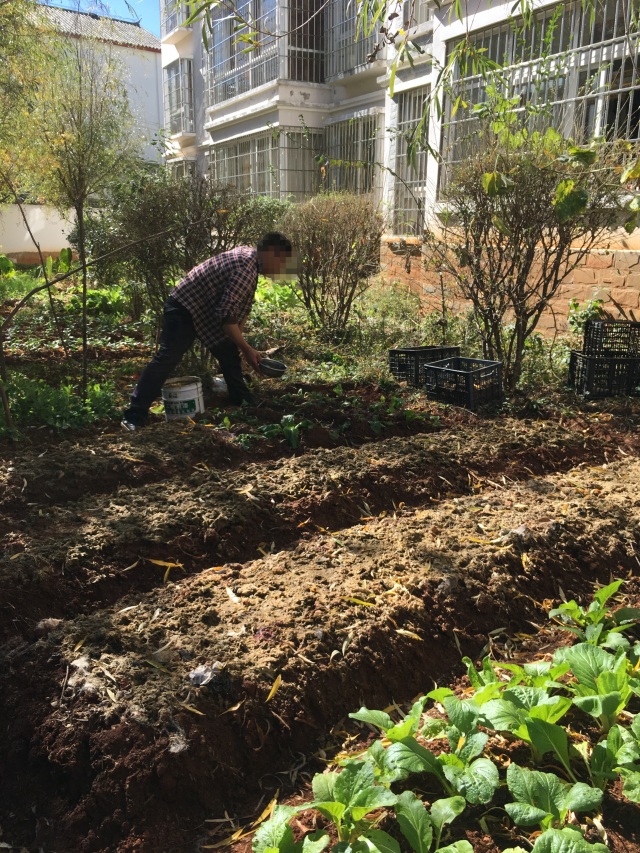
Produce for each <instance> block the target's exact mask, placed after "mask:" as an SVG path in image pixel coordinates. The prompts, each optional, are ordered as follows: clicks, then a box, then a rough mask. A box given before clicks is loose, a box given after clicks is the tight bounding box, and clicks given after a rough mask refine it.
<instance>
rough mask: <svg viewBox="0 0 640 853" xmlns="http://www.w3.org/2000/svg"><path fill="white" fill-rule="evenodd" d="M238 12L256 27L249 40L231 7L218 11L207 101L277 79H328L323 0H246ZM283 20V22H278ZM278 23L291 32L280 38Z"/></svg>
mask: <svg viewBox="0 0 640 853" xmlns="http://www.w3.org/2000/svg"><path fill="white" fill-rule="evenodd" d="M237 11H238V15H239V16H240V17H241V18H242V19H243V20H244V21H246V22H248V24H249V26H250V27H251V28H252V29H253V31H254V32H255V34H256V35H255V37H254V39H255V41H254V43H253V44H251V45H249V44H247V43H246V42H243V41H238V36H239V35H242V34H243V32H245V31H244V30H243V29H242V28H240V29H238V22H237V21H236V20H235V18H234V16H233V15H231V14H230V13H229V11H228V10H227V9H225V8H223V7H222V6H219V7H218V8H217V9H216V10H215V12H213V13H212V28H211V32H210V33H209V36H208V41H209V49H208V53H207V103H208V106H215V105H216V104H221V103H224V102H225V101H228V100H230V99H231V98H235V97H237V96H238V95H242V94H244V93H246V92H249V91H252V90H253V89H256V88H258V86H262V85H263V84H265V83H269V82H272V81H273V80H277V79H284V80H295V81H299V82H307V83H322V82H324V52H323V38H324V17H323V14H322V0H299V2H297V3H295V4H291V5H290V6H287V5H284V4H282V3H280V4H279V3H277V0H241V2H239V3H238V4H237ZM278 22H280V24H278ZM278 26H280V28H281V29H285V30H286V35H285V36H283V37H281V38H276V35H275V34H276V32H277V31H278Z"/></svg>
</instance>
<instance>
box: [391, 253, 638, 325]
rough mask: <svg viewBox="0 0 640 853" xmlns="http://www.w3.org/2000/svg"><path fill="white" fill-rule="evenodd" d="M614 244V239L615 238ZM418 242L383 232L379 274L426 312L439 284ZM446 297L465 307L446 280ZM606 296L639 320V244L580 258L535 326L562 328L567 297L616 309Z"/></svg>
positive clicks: (435, 304) (434, 306)
mask: <svg viewBox="0 0 640 853" xmlns="http://www.w3.org/2000/svg"><path fill="white" fill-rule="evenodd" d="M618 245H619V243H618ZM422 257H423V256H422V246H421V243H420V240H419V239H418V238H415V237H407V238H400V237H384V238H383V240H382V244H381V252H380V263H381V272H382V278H383V280H384V281H386V282H388V283H389V284H391V283H392V282H400V283H402V284H406V285H407V286H408V287H409V288H410V289H411V290H412V291H413V292H414V293H416V294H417V295H418V296H420V297H421V299H422V303H423V305H424V307H425V310H426V311H433V310H438V309H439V308H440V306H441V304H442V292H441V283H440V279H439V277H438V276H437V275H436V274H435V273H432V272H431V273H429V272H427V271H426V270H425V269H424V265H423V262H422ZM445 288H446V289H447V302H448V307H449V309H450V310H454V311H456V310H460V309H464V308H465V304H464V302H463V301H461V300H459V299H456V298H455V296H454V295H453V291H452V288H451V285H447V283H446V282H445ZM610 297H613V299H615V300H616V302H618V303H619V304H620V305H621V306H622V307H623V308H624V310H625V311H626V312H627V314H628V313H629V311H630V310H631V311H633V313H634V315H635V317H636V319H637V320H640V246H638V247H637V248H636V247H633V248H618V247H617V245H616V243H613V244H612V246H611V247H610V248H603V249H595V250H593V251H592V252H590V254H589V255H588V256H587V257H586V258H585V260H584V262H583V263H582V264H581V265H580V267H578V268H576V269H575V270H574V271H573V272H572V273H570V275H569V276H568V278H567V280H566V282H565V283H564V284H562V285H561V287H560V289H559V291H558V294H557V295H556V297H555V298H554V300H553V301H552V304H551V307H550V310H549V311H547V312H545V314H544V315H543V316H542V318H541V320H540V324H539V326H538V329H539V330H540V331H541V332H543V333H544V332H552V331H555V330H556V329H557V330H558V331H559V332H564V331H566V328H567V326H566V320H567V314H568V309H569V300H570V299H574V298H575V299H577V300H578V301H579V302H586V301H587V300H589V299H597V298H601V299H604V300H605V303H606V302H609V306H608V307H609V310H611V312H612V314H614V315H616V314H617V309H616V308H615V306H614V305H613V303H612V302H611V299H610Z"/></svg>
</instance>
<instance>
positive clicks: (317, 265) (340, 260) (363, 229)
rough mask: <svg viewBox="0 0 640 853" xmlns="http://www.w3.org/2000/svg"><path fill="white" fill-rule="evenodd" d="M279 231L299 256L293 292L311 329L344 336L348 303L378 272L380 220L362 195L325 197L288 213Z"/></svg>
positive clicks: (349, 308) (369, 199) (349, 305)
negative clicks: (285, 233)
mask: <svg viewBox="0 0 640 853" xmlns="http://www.w3.org/2000/svg"><path fill="white" fill-rule="evenodd" d="M284 228H285V230H286V232H287V234H288V236H289V237H290V239H291V241H292V242H293V244H294V247H295V249H296V250H297V251H298V253H299V269H298V275H299V293H300V299H301V300H302V302H303V304H304V306H305V308H306V310H307V311H308V313H309V317H310V318H311V321H312V322H313V324H314V326H316V327H317V328H318V329H320V330H321V331H322V333H323V334H324V335H325V336H327V337H329V338H334V339H335V338H341V337H344V335H345V333H346V331H347V327H348V324H349V320H350V318H351V312H352V309H353V305H354V300H355V299H356V297H357V296H358V295H360V294H361V293H363V292H364V290H365V289H366V288H367V286H368V284H369V279H370V277H371V276H372V275H374V273H376V272H377V270H378V265H379V256H380V237H381V235H382V218H381V216H380V214H379V213H378V212H377V210H376V208H375V207H374V204H373V201H372V199H371V198H370V197H368V196H362V195H350V194H346V193H345V194H340V193H328V194H326V195H320V196H316V197H315V198H312V199H310V200H309V201H307V202H305V203H304V204H302V205H300V206H298V207H296V208H295V210H292V211H290V213H289V215H288V216H287V217H286V218H285V220H284Z"/></svg>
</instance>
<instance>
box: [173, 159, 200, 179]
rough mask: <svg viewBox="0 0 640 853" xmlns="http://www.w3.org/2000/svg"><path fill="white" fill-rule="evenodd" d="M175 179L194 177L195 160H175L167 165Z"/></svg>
mask: <svg viewBox="0 0 640 853" xmlns="http://www.w3.org/2000/svg"><path fill="white" fill-rule="evenodd" d="M167 167H168V169H169V170H170V171H171V174H172V175H173V177H174V178H187V177H192V176H193V175H195V173H196V161H195V160H174V161H173V162H172V163H168V164H167Z"/></svg>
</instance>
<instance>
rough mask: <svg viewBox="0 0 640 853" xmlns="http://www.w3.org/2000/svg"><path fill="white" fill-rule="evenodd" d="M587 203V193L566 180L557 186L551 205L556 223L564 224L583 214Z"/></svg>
mask: <svg viewBox="0 0 640 853" xmlns="http://www.w3.org/2000/svg"><path fill="white" fill-rule="evenodd" d="M588 201H589V196H588V194H587V191H586V190H585V189H584V188H583V187H579V186H576V184H575V182H574V181H572V180H570V179H568V178H567V179H565V180H563V181H560V183H559V184H558V185H557V187H556V193H555V197H554V199H553V201H552V204H553V206H554V207H555V210H556V216H557V217H558V221H559V222H561V223H565V222H569V221H570V220H571V219H575V218H576V217H578V216H580V214H581V213H584V211H585V210H586V209H587V202H588Z"/></svg>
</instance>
